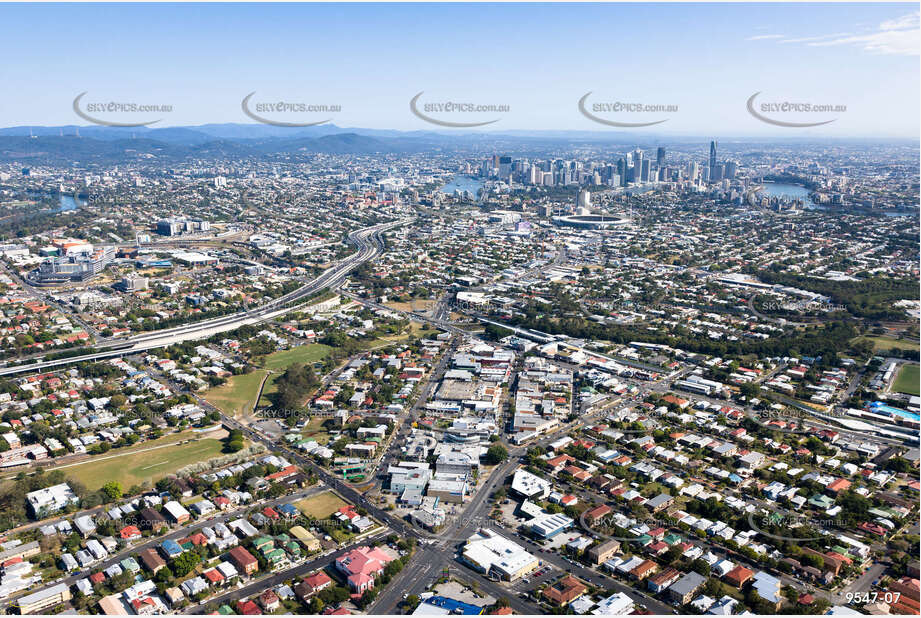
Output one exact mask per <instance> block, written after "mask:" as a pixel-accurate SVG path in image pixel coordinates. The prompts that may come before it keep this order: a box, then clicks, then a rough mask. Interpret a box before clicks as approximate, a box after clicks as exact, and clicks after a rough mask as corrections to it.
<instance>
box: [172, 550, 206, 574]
mask: <svg viewBox="0 0 921 618" xmlns="http://www.w3.org/2000/svg"><path fill="white" fill-rule="evenodd" d="M199 562H201V556H199V555H198V554H197V553H195V552H193V551H187V552H183V553H182V554H179V555H178V556H176V558H175V559H174V560H173V565H172V570H173V573H174V574H175V575H176V577H184V576H185V575H188V574H189V573H190V572H191V571H192V569H194V568H195V567H196V566H197V565H198V563H199Z"/></svg>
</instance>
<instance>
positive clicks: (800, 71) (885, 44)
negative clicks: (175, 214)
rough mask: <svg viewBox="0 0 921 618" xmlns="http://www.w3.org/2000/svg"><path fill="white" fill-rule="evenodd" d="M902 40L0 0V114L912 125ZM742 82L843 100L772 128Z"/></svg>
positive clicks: (517, 123) (748, 14)
mask: <svg viewBox="0 0 921 618" xmlns="http://www.w3.org/2000/svg"><path fill="white" fill-rule="evenodd" d="M918 53H919V25H918V4H917V3H907V4H607V5H605V4H565V5H563V4H506V5H493V4H470V5H453V4H441V5H431V4H421V5H420V4H402V5H383V4H370V5H367V4H346V5H322V4H313V5H293V4H276V5H266V4H260V5H249V4H198V5H190V4H185V5H171V4H158V5H141V4H130V5H120V4H101V5H81V4H61V5H10V4H4V5H0V89H2V91H3V93H4V95H5V96H3V97H2V98H0V126H13V125H24V124H45V125H50V124H86V123H85V121H83V120H80V119H79V118H78V117H77V116H76V115H75V114H74V112H73V110H72V107H71V106H72V102H73V99H74V97H75V96H76V95H77V94H79V93H81V92H83V91H88V94H87V95H86V97H85V100H84V103H85V102H88V101H110V100H117V101H125V102H136V103H142V104H149V103H154V104H156V103H161V104H171V105H172V106H173V108H174V110H173V112H172V113H169V114H159V116H162V117H163V118H164V121H163V122H162V123H160V125H159V126H171V125H187V124H200V123H208V122H252V121H251V120H249V119H248V118H246V116H244V115H243V113H242V111H241V108H240V101H241V99H242V98H243V97H244V96H245V95H246V94H248V93H250V92H252V91H256V92H257V96H256V97H254V100H263V101H275V100H283V101H290V102H304V103H311V104H314V103H327V104H338V105H341V106H342V111H341V112H340V113H337V114H335V115H334V122H335V123H336V124H337V125H340V126H355V127H373V128H393V129H406V130H411V129H432V128H434V127H432V126H431V125H428V124H426V123H425V122H423V121H422V120H420V119H418V118H417V117H415V116H413V115H412V114H411V113H410V111H409V100H410V98H411V97H413V95H415V94H416V93H418V92H420V91H425V93H426V94H425V99H424V100H431V101H443V100H451V101H463V102H471V103H478V104H488V103H493V104H504V105H509V106H510V112H509V113H506V114H501V115H500V116H501V120H500V121H499V122H497V123H495V124H493V125H491V126H490V128H493V129H583V130H598V129H602V128H603V127H601V126H600V125H598V124H595V123H593V122H591V121H590V120H588V119H587V118H585V117H584V116H582V115H581V114H580V113H579V111H578V109H577V102H578V100H579V98H580V97H581V96H582V95H583V94H585V93H587V92H589V91H593V93H594V94H593V96H592V99H591V101H604V102H610V101H627V102H639V103H645V104H669V105H677V106H678V112H675V113H669V114H664V115H663V114H646V115H633V116H629V117H627V116H624V115H620V116H616V118H617V119H619V120H635V119H641V120H646V119H650V120H652V119H656V120H657V119H660V118H662V117H668V118H669V120H668V122H666V123H664V124H662V125H658V126H657V127H655V130H656V131H661V132H662V133H674V134H682V133H683V134H708V135H709V134H713V135H786V136H792V135H803V134H807V135H822V136H907V137H917V136H918V133H919V121H918V118H919V55H918ZM757 91H762V92H763V94H762V95H761V98H759V101H765V102H766V101H797V102H814V103H828V104H835V105H846V106H847V111H846V112H844V113H832V114H824V113H823V114H812V115H809V116H808V119H812V118H815V119H816V120H827V119H830V118H833V117H834V118H837V120H836V121H835V122H833V123H831V124H829V125H825V126H822V127H815V128H812V129H809V130H808V131H803V130H800V129H786V128H780V127H774V126H771V125H767V124H764V123H762V122H759V121H758V120H756V119H755V118H753V117H752V116H751V115H750V114H749V113H748V112H747V111H746V108H745V103H746V100H747V99H748V97H749V96H750V95H752V94H753V93H755V92H757ZM433 115H434V114H433ZM487 116H488V118H487V119H490V118H492V117H496V116H497V114H491V115H489V114H487ZM605 117H608V118H614V117H615V116H605ZM778 117H779V116H778ZM453 118H454V119H456V118H458V117H457V116H455V117H453ZM466 118H468V117H464V119H466ZM469 118H471V119H482V118H483V116H469ZM799 118H800V117H797V119H799ZM645 131H647V132H648V131H649V130H648V129H646V130H645Z"/></svg>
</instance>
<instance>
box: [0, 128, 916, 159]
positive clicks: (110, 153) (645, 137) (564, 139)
mask: <svg viewBox="0 0 921 618" xmlns="http://www.w3.org/2000/svg"><path fill="white" fill-rule="evenodd" d="M712 138H713V136H666V135H656V134H651V133H632V132H628V131H523V130H522V131H490V132H479V131H477V132H474V131H457V132H450V131H436V130H415V131H398V130H388V129H366V128H345V127H339V126H337V125H335V124H324V125H317V126H313V127H277V126H272V125H261V124H237V123H224V124H205V125H194V126H177V127H163V128H156V127H132V128H126V127H107V126H97V125H86V126H80V125H59V126H41V125H32V126H28V125H26V126H16V127H6V128H0V161H19V160H22V161H28V160H32V161H34V160H41V159H44V160H47V161H48V162H55V161H56V160H60V159H80V160H84V159H86V160H97V161H101V160H123V159H130V158H137V157H138V156H139V155H140V154H144V155H148V156H150V157H154V158H158V159H169V160H176V159H182V158H186V157H202V158H214V157H245V156H260V155H263V156H267V155H269V156H270V155H281V154H298V153H300V154H313V153H327V154H383V153H385V154H399V153H404V154H407V153H417V152H425V151H432V150H438V149H444V148H452V147H454V148H460V149H467V148H469V149H472V150H479V149H480V148H484V147H490V148H502V147H503V146H504V147H509V148H510V147H513V146H519V147H522V146H530V147H533V148H534V149H545V148H546V149H556V148H560V147H565V146H575V145H579V144H584V145H595V146H611V147H613V146H623V145H648V146H656V145H663V144H667V143H673V144H692V143H701V144H705V143H707V141H708V140H710V139H712ZM719 139H720V140H721V141H722V143H724V144H727V143H731V142H732V141H739V142H747V143H771V142H784V143H790V142H791V141H799V142H804V143H824V142H837V143H841V142H843V141H854V142H866V141H868V140H866V139H856V138H855V139H852V140H845V139H844V138H827V137H825V138H815V137H812V138H810V137H802V136H800V137H789V138H783V139H780V138H774V139H766V138H764V137H760V138H749V139H745V138H725V137H721V138H719ZM879 141H880V142H886V143H889V142H902V143H912V140H895V139H886V140H879Z"/></svg>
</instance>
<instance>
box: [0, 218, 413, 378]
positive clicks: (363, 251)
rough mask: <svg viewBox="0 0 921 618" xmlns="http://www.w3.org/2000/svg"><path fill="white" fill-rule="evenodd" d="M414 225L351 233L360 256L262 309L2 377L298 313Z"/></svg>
mask: <svg viewBox="0 0 921 618" xmlns="http://www.w3.org/2000/svg"><path fill="white" fill-rule="evenodd" d="M411 221H412V219H403V220H400V221H394V222H389V223H382V224H379V225H375V226H373V227H368V228H364V229H361V230H356V231H354V232H352V233H350V234H349V242H350V243H352V244H353V245H355V246H356V247H357V248H358V251H357V252H356V253H354V254H353V255H351V256H349V257H348V258H346V259H344V260H342V261H341V262H339V263H338V264H336V265H335V266H332V267H330V268H329V269H327V270H326V271H324V272H323V273H322V274H321V275H320V276H318V277H317V278H316V279H314V280H312V281H310V282H308V283H306V284H305V285H303V286H301V287H300V288H298V289H297V290H295V291H293V292H290V293H288V294H285V295H284V296H281V297H279V298H276V299H273V300H271V301H269V302H267V303H265V304H263V305H260V306H259V307H255V308H252V309H247V310H245V311H240V312H238V313H234V314H232V315H228V316H222V317H219V318H214V319H212V320H205V321H202V322H198V323H195V324H189V325H185V326H177V327H175V328H169V329H164V330H160V331H156V332H153V333H146V334H143V335H137V336H135V337H131V338H129V339H122V340H115V341H108V342H104V343H102V344H97V345H96V346H95V347H96V348H103V350H101V351H99V352H94V353H92V354H85V355H82V356H73V357H69V358H60V359H56V360H52V361H44V362H38V363H31V364H26V365H16V366H11V367H3V368H0V376H6V375H15V374H18V373H24V372H29V371H42V370H45V369H52V368H55V367H60V366H62V365H69V364H73V363H79V362H86V361H95V360H100V359H104V358H113V357H117V356H126V355H130V354H137V353H138V352H144V351H146V350H151V349H155V348H162V347H166V346H169V345H172V344H174V343H180V342H183V341H189V340H195V339H203V338H206V337H210V336H212V335H215V334H218V333H222V332H226V331H230V330H234V329H237V328H239V327H241V326H243V325H245V324H258V323H260V322H265V321H267V320H271V319H272V318H274V317H277V316H279V315H283V314H285V313H288V312H290V311H292V310H294V309H296V308H297V307H298V303H299V301H301V300H303V299H305V298H306V297H308V296H310V295H312V294H315V293H317V292H319V291H321V290H323V289H327V288H328V289H333V288H336V287H338V286H339V285H341V284H342V282H343V281H344V280H345V278H346V277H347V276H348V275H349V273H351V272H352V271H353V270H355V269H356V268H358V267H359V266H361V265H362V264H363V263H365V262H367V261H369V260H372V259H374V258H375V257H377V256H378V255H379V254H380V253H381V251H383V248H384V241H383V239H382V238H381V234H382V233H383V232H385V231H387V230H390V229H392V228H395V227H399V226H402V225H406V224H408V223H410V222H411Z"/></svg>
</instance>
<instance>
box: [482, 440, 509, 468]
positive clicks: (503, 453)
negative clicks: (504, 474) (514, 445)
mask: <svg viewBox="0 0 921 618" xmlns="http://www.w3.org/2000/svg"><path fill="white" fill-rule="evenodd" d="M506 459H508V451H507V450H506V449H505V447H504V446H503V445H502V444H499V443H496V444H493V445H492V446H490V447H489V449H488V450H487V451H486V463H487V464H488V465H491V466H495V465H498V464H500V463H502V462H503V461H505V460H506Z"/></svg>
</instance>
